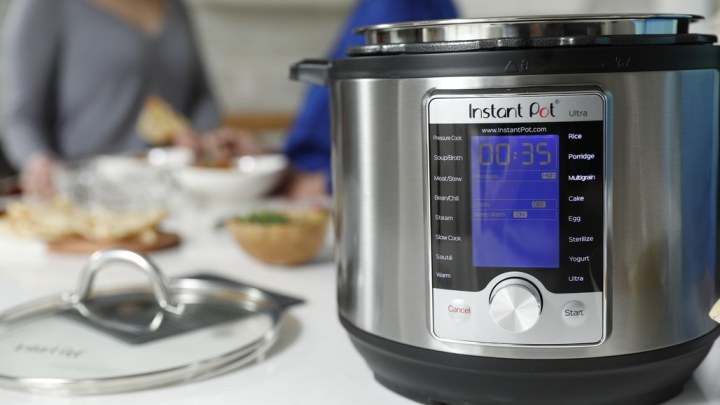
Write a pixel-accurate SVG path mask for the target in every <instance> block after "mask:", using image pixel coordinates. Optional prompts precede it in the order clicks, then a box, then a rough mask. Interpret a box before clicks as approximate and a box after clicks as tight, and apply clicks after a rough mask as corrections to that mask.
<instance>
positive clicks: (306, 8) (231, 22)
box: [0, 0, 720, 177]
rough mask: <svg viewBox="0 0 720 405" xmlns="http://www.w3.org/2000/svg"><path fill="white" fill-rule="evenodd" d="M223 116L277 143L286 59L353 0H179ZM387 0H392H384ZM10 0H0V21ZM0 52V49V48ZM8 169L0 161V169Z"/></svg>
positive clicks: (309, 51)
mask: <svg viewBox="0 0 720 405" xmlns="http://www.w3.org/2000/svg"><path fill="white" fill-rule="evenodd" d="M185 1H186V3H187V4H188V6H189V8H190V10H191V13H192V18H193V21H194V23H195V28H196V30H197V34H198V36H199V40H200V45H201V53H202V55H203V56H204V59H205V63H206V67H207V69H208V74H209V78H210V81H211V85H212V87H213V90H214V92H215V94H216V96H217V98H218V101H219V102H220V106H221V109H222V112H223V117H224V121H225V122H226V123H228V124H230V125H232V126H238V127H244V128H248V129H251V130H254V131H255V132H257V133H259V134H261V135H263V136H264V137H266V142H268V143H270V144H275V145H281V144H282V141H283V137H284V135H285V133H286V131H287V128H288V127H289V126H290V125H291V123H292V120H293V117H294V115H295V112H296V111H297V109H298V107H299V104H300V102H301V101H302V95H303V94H304V92H305V90H306V87H305V86H304V85H302V84H299V83H295V82H291V81H290V80H288V70H289V66H290V65H291V64H292V63H294V62H296V61H299V60H301V59H304V58H311V57H322V56H323V55H325V53H326V52H327V51H328V50H329V49H330V48H331V46H332V44H333V43H334V41H335V38H336V36H337V35H336V34H337V33H338V31H339V30H340V28H341V26H342V24H343V22H344V20H345V18H346V17H347V15H348V13H349V12H350V11H351V9H352V7H353V5H354V4H355V2H354V1H353V0H185ZM387 1H393V0H387ZM9 3H10V0H0V21H3V22H4V23H7V21H5V18H4V17H5V12H6V9H7V6H8V4H9ZM455 3H456V6H457V7H458V9H459V11H460V14H461V16H462V17H489V16H515V15H544V14H579V13H691V14H699V15H704V16H706V18H707V20H706V21H704V22H701V23H697V24H695V25H694V27H693V28H692V30H693V31H696V32H708V33H715V32H718V31H719V30H718V29H717V26H718V19H717V18H716V17H714V16H715V14H716V12H717V10H718V9H719V8H720V7H719V6H718V3H720V0H602V1H599V0H573V1H561V0H544V1H542V2H539V1H537V2H527V1H520V0H504V1H487V0H456V1H455ZM0 57H2V52H1V50H0ZM3 94H4V92H3V89H2V87H0V102H2V100H3ZM0 160H1V159H0ZM7 171H8V167H7V165H6V164H5V163H4V162H1V161H0V177H2V174H3V173H6V172H7Z"/></svg>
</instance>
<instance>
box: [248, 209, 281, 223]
mask: <svg viewBox="0 0 720 405" xmlns="http://www.w3.org/2000/svg"><path fill="white" fill-rule="evenodd" d="M237 220H238V221H241V222H249V223H253V224H286V223H288V222H290V218H289V217H288V216H287V215H284V214H281V213H279V212H273V211H260V212H255V213H252V214H249V215H246V216H243V217H238V218H237Z"/></svg>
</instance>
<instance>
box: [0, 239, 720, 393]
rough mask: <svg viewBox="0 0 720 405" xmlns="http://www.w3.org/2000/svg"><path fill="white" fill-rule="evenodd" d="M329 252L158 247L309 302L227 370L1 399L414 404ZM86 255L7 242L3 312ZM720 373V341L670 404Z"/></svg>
mask: <svg viewBox="0 0 720 405" xmlns="http://www.w3.org/2000/svg"><path fill="white" fill-rule="evenodd" d="M2 243H3V242H2V241H0V244H2ZM6 246H7V245H6ZM330 251H331V250H330V248H329V247H328V248H327V249H326V250H325V251H324V252H323V253H322V254H321V256H320V257H319V258H318V259H317V260H316V261H315V262H314V263H311V264H309V265H305V266H301V267H294V268H284V267H272V266H266V265H263V264H260V263H258V262H256V261H253V260H252V259H251V258H250V257H248V256H247V255H246V254H245V253H244V252H243V251H242V250H240V248H238V247H237V245H235V244H234V243H233V242H232V241H231V239H230V237H229V235H228V234H227V233H226V232H225V231H224V230H218V231H216V232H214V233H212V234H208V235H205V236H202V237H196V238H195V240H192V239H191V240H188V241H186V243H184V244H183V245H182V246H181V247H179V248H177V249H172V250H168V251H165V252H159V253H155V254H153V255H152V257H153V259H154V260H155V262H156V263H157V264H158V265H159V267H160V268H161V269H162V270H163V271H164V272H165V273H166V274H168V275H169V276H171V277H173V276H182V275H189V274H193V273H198V272H199V271H201V270H202V271H210V272H213V273H216V274H218V275H223V276H225V277H229V278H233V279H237V280H239V281H243V282H246V283H248V284H253V285H257V286H259V287H264V288H267V289H270V290H274V291H278V292H282V293H287V294H288V295H292V296H297V297H301V298H304V299H305V300H306V303H305V304H303V305H299V306H296V307H293V308H292V309H291V310H290V313H289V316H288V318H287V319H286V323H285V325H284V329H283V332H282V336H281V338H280V339H279V341H278V342H277V343H276V345H275V347H274V348H273V349H271V351H270V352H269V354H268V355H267V357H266V358H265V359H264V360H263V361H259V362H255V363H253V364H250V365H247V366H244V367H243V368H240V369H238V370H235V371H232V372H230V373H228V374H225V375H221V376H218V377H214V378H211V379H209V380H205V381H198V382H192V383H189V384H182V385H175V386H171V387H165V388H159V389H151V390H146V391H140V392H132V393H125V394H114V395H106V396H101V397H98V396H95V397H60V398H58V397H48V396H40V395H31V394H25V393H20V392H15V391H9V390H2V389H0V404H3V405H14V404H23V405H26V404H63V405H65V404H68V405H69V404H72V405H85V404H99V403H102V404H103V405H115V404H117V405H127V404H138V405H139V404H143V405H144V404H153V405H162V404H167V405H195V404H197V405H200V404H203V405H204V404H213V405H223V404H233V405H235V404H262V405H274V404H278V405H280V404H282V405H294V404H297V405H303V404H308V405H309V404H312V405H317V404H343V405H367V404H388V405H402V404H406V405H407V404H414V403H415V402H413V401H410V400H408V399H405V398H403V397H401V396H399V395H397V394H395V393H393V392H391V391H389V390H388V389H386V388H384V387H383V386H381V385H380V384H378V383H377V382H375V380H374V379H373V375H372V372H371V371H370V369H369V368H368V367H367V366H366V365H365V362H364V361H363V359H362V358H361V357H360V355H359V354H358V353H357V352H356V351H355V350H354V348H353V346H352V344H351V342H350V339H349V338H348V336H347V334H346V333H345V331H344V330H343V328H342V327H341V325H340V323H339V321H338V319H337V314H336V313H337V308H336V300H335V269H334V265H333V263H332V260H331V259H330V255H331V253H330ZM84 262H85V257H83V256H72V255H60V254H51V253H46V252H43V251H42V249H40V248H38V247H37V246H30V247H29V248H28V249H20V248H16V249H13V250H10V249H3V246H0V310H5V309H7V308H9V307H11V306H14V305H17V304H21V303H24V302H27V301H28V300H31V299H34V298H39V297H43V296H47V295H55V294H57V293H58V292H61V291H72V290H73V289H74V288H75V285H76V283H77V278H78V275H79V272H80V270H81V268H82V265H83V263H84ZM122 270H124V269H110V270H108V271H107V273H106V274H101V275H100V276H99V280H98V282H99V284H101V285H102V284H105V283H108V284H113V283H126V282H129V281H133V282H135V281H137V282H143V276H142V275H141V274H140V273H139V272H137V271H135V270H127V271H122ZM0 361H2V359H0ZM719 379H720V347H718V345H717V344H716V346H715V347H714V349H713V350H712V351H711V353H710V355H709V357H708V358H707V359H706V360H705V362H704V363H703V364H702V365H701V367H700V368H699V369H698V371H697V372H696V373H695V377H694V378H693V380H692V381H690V382H689V383H688V384H687V385H686V387H685V391H684V392H683V393H682V394H681V395H680V396H679V397H677V398H675V399H673V400H671V401H670V402H668V404H720V384H718V383H717V381H718V380H719Z"/></svg>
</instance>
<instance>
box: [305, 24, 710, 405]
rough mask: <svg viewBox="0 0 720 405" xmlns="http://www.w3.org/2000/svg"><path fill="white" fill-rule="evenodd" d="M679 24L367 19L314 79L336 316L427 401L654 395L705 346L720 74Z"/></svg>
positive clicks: (376, 367)
mask: <svg viewBox="0 0 720 405" xmlns="http://www.w3.org/2000/svg"><path fill="white" fill-rule="evenodd" d="M699 18H700V17H697V16H691V15H602V16H598V15H592V16H555V17H531V18H493V19H473V20H447V21H426V22H411V23H399V24H389V25H377V26H370V27H365V28H362V29H360V30H359V32H360V33H362V34H364V37H365V45H363V46H359V47H356V48H353V49H350V50H349V56H348V57H347V58H343V59H339V60H332V61H313V60H307V61H303V62H300V63H298V64H296V65H295V66H294V67H293V77H294V78H295V79H298V80H302V81H306V82H312V83H319V84H324V85H327V86H328V87H329V91H330V97H331V108H332V117H333V119H332V130H333V136H332V155H333V185H334V199H335V208H336V216H335V232H336V238H337V243H338V246H337V265H338V270H339V273H338V304H339V316H340V320H341V322H342V324H343V326H344V327H345V328H346V329H347V331H348V333H349V335H350V337H351V339H352V341H353V343H354V344H355V346H356V348H357V349H358V351H359V352H360V353H361V354H362V355H363V357H364V358H365V360H366V361H367V363H368V365H369V366H370V367H371V368H372V370H373V372H374V373H375V377H376V379H377V380H378V381H379V382H380V383H382V384H383V385H385V386H387V387H388V388H390V389H392V390H394V391H396V392H398V393H400V394H402V395H405V396H407V397H410V398H413V399H416V400H418V401H421V402H426V403H429V404H445V403H447V404H475V403H483V404H484V403H498V404H506V403H507V404H510V403H525V404H553V405H556V404H580V403H581V404H607V403H613V404H616V403H632V404H643V403H658V402H660V401H663V400H665V399H667V398H669V397H671V396H673V395H675V394H677V393H678V392H680V391H681V390H682V387H683V384H684V382H685V381H687V380H688V379H689V378H690V376H691V374H692V372H693V370H694V369H695V368H696V367H697V365H698V364H699V363H700V362H701V361H702V360H703V358H704V357H705V355H706V354H707V352H708V350H709V349H710V347H711V346H712V344H713V342H714V340H715V338H716V337H717V335H718V333H719V332H718V327H717V325H716V324H714V323H713V322H712V321H711V320H710V319H709V317H708V315H707V312H708V310H709V309H710V308H711V306H712V304H713V303H714V301H715V300H716V299H717V298H718V289H719V287H720V286H719V284H718V280H719V278H718V257H717V253H718V249H717V246H718V240H717V237H718V236H717V233H718V232H717V231H718V215H717V214H718V148H719V146H718V124H719V120H718V112H719V111H720V106H719V105H718V104H719V103H718V96H719V94H718V89H719V85H718V81H719V77H718V69H719V68H720V52H719V51H718V47H717V46H714V45H713V43H714V42H715V40H716V38H715V37H714V36H711V35H701V34H693V33H689V30H688V27H689V25H690V23H691V22H693V21H696V20H698V19H699Z"/></svg>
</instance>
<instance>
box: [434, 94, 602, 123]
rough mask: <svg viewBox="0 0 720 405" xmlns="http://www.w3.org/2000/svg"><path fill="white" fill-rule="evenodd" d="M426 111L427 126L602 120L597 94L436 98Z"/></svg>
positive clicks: (600, 99) (600, 102)
mask: <svg viewBox="0 0 720 405" xmlns="http://www.w3.org/2000/svg"><path fill="white" fill-rule="evenodd" d="M428 108H429V119H430V123H431V124H474V123H478V124H481V123H542V122H577V121H602V120H603V118H604V117H603V115H604V108H603V99H602V98H601V96H600V95H598V94H580V95H573V96H569V97H568V96H567V95H565V96H552V95H550V96H542V97H536V96H521V95H518V96H513V97H507V96H505V97H497V96H476V97H460V98H457V97H453V98H442V97H438V98H434V99H432V100H431V101H430V103H429V105H428ZM521 132H523V131H521ZM524 132H527V131H524Z"/></svg>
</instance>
